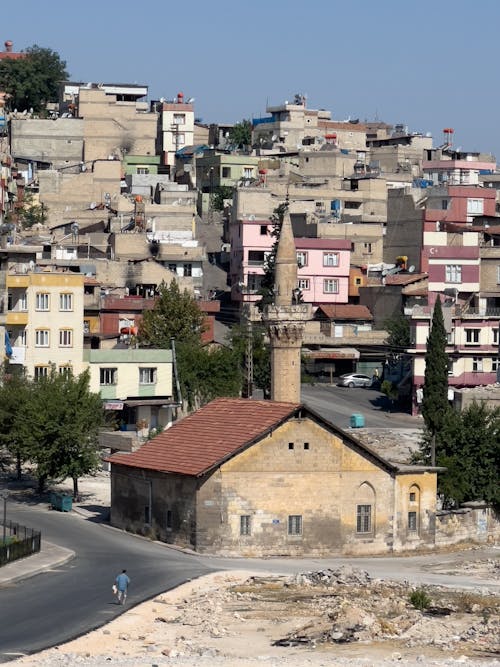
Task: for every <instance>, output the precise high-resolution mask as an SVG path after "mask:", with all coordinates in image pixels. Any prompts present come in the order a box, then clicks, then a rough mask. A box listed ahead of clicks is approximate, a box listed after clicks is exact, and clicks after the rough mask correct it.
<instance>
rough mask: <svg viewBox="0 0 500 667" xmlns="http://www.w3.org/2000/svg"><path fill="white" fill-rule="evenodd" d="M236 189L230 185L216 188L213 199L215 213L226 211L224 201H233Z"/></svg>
mask: <svg viewBox="0 0 500 667" xmlns="http://www.w3.org/2000/svg"><path fill="white" fill-rule="evenodd" d="M233 193H234V188H232V187H231V186H229V185H218V186H217V187H216V188H214V192H213V197H212V208H213V210H214V211H223V210H224V200H225V199H232V197H233Z"/></svg>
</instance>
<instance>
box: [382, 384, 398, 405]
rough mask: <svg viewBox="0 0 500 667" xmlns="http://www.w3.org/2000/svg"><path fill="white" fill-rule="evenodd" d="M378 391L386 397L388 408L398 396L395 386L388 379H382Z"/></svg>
mask: <svg viewBox="0 0 500 667" xmlns="http://www.w3.org/2000/svg"><path fill="white" fill-rule="evenodd" d="M380 391H381V392H382V393H383V394H385V396H386V397H387V401H388V405H389V410H390V408H391V406H392V405H394V402H395V401H397V400H398V398H399V391H398V388H397V386H396V385H395V384H394V382H391V381H390V380H384V381H383V382H382V385H381V387H380Z"/></svg>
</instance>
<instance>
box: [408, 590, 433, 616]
mask: <svg viewBox="0 0 500 667" xmlns="http://www.w3.org/2000/svg"><path fill="white" fill-rule="evenodd" d="M410 602H411V604H412V605H413V606H414V607H415V609H419V610H420V611H425V610H426V609H427V608H428V607H429V606H430V604H431V598H430V597H429V596H428V595H427V593H426V591H425V589H424V588H417V589H416V590H414V591H413V593H412V594H411V595H410Z"/></svg>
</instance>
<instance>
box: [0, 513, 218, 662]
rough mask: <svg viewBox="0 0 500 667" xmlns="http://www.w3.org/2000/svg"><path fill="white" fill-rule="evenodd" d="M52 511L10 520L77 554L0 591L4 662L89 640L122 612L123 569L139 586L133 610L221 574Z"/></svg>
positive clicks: (179, 554)
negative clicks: (117, 597) (117, 586)
mask: <svg viewBox="0 0 500 667" xmlns="http://www.w3.org/2000/svg"><path fill="white" fill-rule="evenodd" d="M46 507H47V506H46V505H43V509H42V508H36V507H29V506H22V505H16V504H14V503H10V506H9V517H10V518H11V519H12V520H15V521H18V522H19V523H21V524H24V525H27V526H36V527H37V528H40V529H41V531H42V539H45V540H47V541H48V542H53V543H55V544H59V545H60V546H63V547H66V548H68V549H72V550H73V551H75V552H76V554H77V555H76V558H74V559H73V560H72V561H70V562H69V563H67V564H66V565H63V566H62V567H59V568H58V569H57V570H51V571H49V572H47V573H43V574H40V575H38V576H35V577H33V578H31V579H29V580H26V581H21V582H18V583H16V584H13V585H11V586H9V587H6V588H3V589H1V590H0V608H1V609H2V610H3V614H2V623H1V624H0V662H4V661H6V660H8V659H12V658H14V657H16V654H17V655H19V653H26V652H29V653H31V652H36V651H39V650H41V649H43V648H46V647H48V646H53V645H54V644H58V643H61V642H63V641H66V640H68V639H70V638H72V637H76V636H78V635H81V634H83V633H86V632H88V631H89V630H91V629H93V628H95V627H98V626H101V625H103V624H104V623H107V622H108V621H110V620H111V619H112V618H114V617H115V616H117V615H119V614H120V613H122V611H123V610H122V608H121V607H118V606H117V605H116V604H115V601H114V599H113V595H112V593H111V586H112V584H113V581H114V578H115V576H116V574H118V572H120V571H121V570H122V569H123V568H126V569H127V570H128V571H129V573H130V576H131V579H132V583H131V587H130V596H129V603H127V606H130V605H134V604H137V603H138V602H142V601H144V600H146V599H149V598H151V597H153V596H154V595H157V594H158V593H159V592H160V591H162V590H169V589H171V588H175V587H176V586H178V585H179V584H181V583H184V582H185V581H187V580H188V579H192V578H196V577H198V576H200V575H204V574H206V573H208V572H210V571H213V569H214V568H213V567H212V566H211V565H210V563H209V562H208V561H206V562H203V561H202V559H201V558H199V557H197V556H187V555H186V554H184V553H182V552H178V551H175V550H172V549H166V548H165V547H162V546H161V545H156V544H154V543H152V542H150V541H149V540H144V539H141V538H138V537H134V536H131V535H128V534H125V533H122V532H121V531H117V530H113V529H111V528H109V527H107V526H103V525H100V524H97V523H93V522H92V521H87V520H85V519H83V518H82V517H81V516H78V515H75V514H73V513H63V512H49V511H48V510H47V509H46Z"/></svg>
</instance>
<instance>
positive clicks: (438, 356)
mask: <svg viewBox="0 0 500 667" xmlns="http://www.w3.org/2000/svg"><path fill="white" fill-rule="evenodd" d="M423 391H424V396H423V401H422V415H423V417H424V421H425V428H426V431H427V432H428V434H429V438H428V439H427V440H426V441H424V443H426V444H427V445H430V446H427V447H425V449H426V451H425V452H424V453H425V454H426V455H427V456H428V457H430V462H431V465H434V463H435V460H436V457H435V446H436V438H437V436H438V434H439V432H440V431H441V429H442V428H443V426H444V424H445V422H446V420H447V418H448V414H449V412H450V410H451V408H450V405H449V403H448V355H447V354H446V330H445V328H444V321H443V311H442V308H441V300H440V298H439V296H438V298H437V299H436V303H435V305H434V311H433V314H432V324H431V330H430V332H429V336H428V337H427V351H426V353H425V379H424V388H423Z"/></svg>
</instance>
